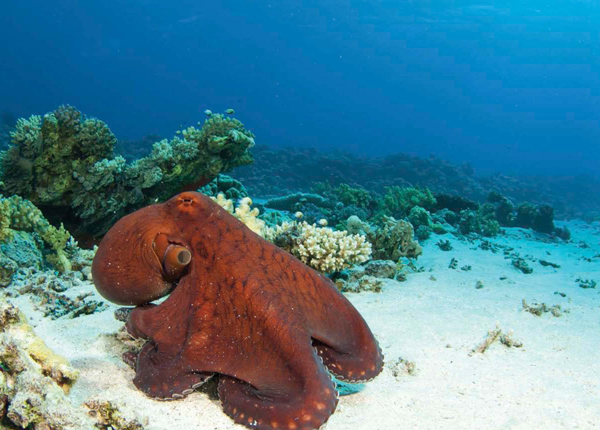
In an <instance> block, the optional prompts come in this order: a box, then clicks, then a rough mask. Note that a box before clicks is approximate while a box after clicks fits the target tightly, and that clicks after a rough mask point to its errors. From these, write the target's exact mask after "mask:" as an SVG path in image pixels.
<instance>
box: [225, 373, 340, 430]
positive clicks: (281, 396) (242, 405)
mask: <svg viewBox="0 0 600 430" xmlns="http://www.w3.org/2000/svg"><path fill="white" fill-rule="evenodd" d="M315 367H317V369H315V370H317V374H316V378H312V379H311V380H310V381H305V387H304V389H303V390H302V391H300V392H292V393H278V394H277V395H274V394H273V392H269V393H267V392H264V391H261V390H259V389H257V388H255V387H253V386H252V385H250V384H248V383H246V382H244V381H241V380H239V379H235V378H232V377H230V376H226V375H220V376H219V386H218V392H219V398H220V399H221V403H222V406H223V410H224V412H225V413H226V414H227V415H229V416H230V417H231V418H232V419H233V420H234V421H235V422H236V423H238V424H243V425H245V426H247V427H250V428H253V429H254V428H255V429H258V430H283V429H285V430H315V429H319V428H321V427H322V426H323V425H324V424H325V423H326V422H327V420H328V419H329V417H330V416H331V414H333V412H334V411H335V409H336V407H337V404H338V392H337V390H336V388H335V383H334V381H332V380H331V378H330V377H329V375H327V373H326V372H325V370H324V369H323V368H322V366H321V365H320V364H317V363H315Z"/></svg>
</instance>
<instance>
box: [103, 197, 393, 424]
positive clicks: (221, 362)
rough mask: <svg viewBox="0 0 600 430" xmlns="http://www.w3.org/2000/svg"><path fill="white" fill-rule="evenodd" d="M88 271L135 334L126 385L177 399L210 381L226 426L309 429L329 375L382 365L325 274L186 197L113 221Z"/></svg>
mask: <svg viewBox="0 0 600 430" xmlns="http://www.w3.org/2000/svg"><path fill="white" fill-rule="evenodd" d="M92 277H93V280H94V283H95V286H96V288H97V290H98V292H99V293H100V294H101V295H102V296H104V297H105V298H106V299H107V300H109V301H112V302H114V303H116V304H119V305H123V306H128V307H129V308H128V309H129V310H130V312H128V316H127V318H126V328H127V331H128V332H129V334H130V335H131V336H133V337H135V338H141V339H146V340H147V342H146V343H145V345H144V346H143V348H142V349H141V350H140V352H139V354H138V355H137V357H134V360H133V363H132V364H133V366H134V370H135V377H134V379H133V384H134V385H135V386H136V387H137V388H138V389H139V390H141V391H142V392H144V393H145V394H146V395H147V396H149V397H151V398H153V399H159V400H173V399H179V398H183V397H185V396H187V395H188V394H191V393H192V392H194V390H195V389H196V388H197V387H199V386H200V385H201V384H203V383H204V382H206V381H207V380H208V379H209V378H211V377H213V376H216V377H217V378H218V385H217V392H218V395H219V399H220V401H221V404H222V407H223V410H224V412H225V413H226V414H227V415H228V416H229V417H231V418H232V419H233V420H234V421H235V422H236V423H239V424H242V425H244V426H246V427H248V428H253V429H260V430H271V429H273V430H274V429H288V430H306V429H317V428H319V427H321V426H322V425H323V424H324V423H325V422H326V421H327V420H328V418H329V417H330V416H331V414H332V413H333V412H334V411H335V409H336V406H337V404H338V392H337V391H336V385H335V383H334V380H333V379H332V375H333V376H334V377H335V378H336V379H337V380H340V381H346V382H351V383H359V382H366V381H369V380H371V379H373V378H374V377H375V376H377V375H378V374H379V373H380V372H381V370H382V367H383V355H382V352H381V349H380V348H379V345H378V343H377V341H376V339H375V337H374V336H373V334H372V332H371V330H370V329H369V327H368V325H367V323H366V322H365V320H364V319H363V318H362V316H361V315H360V314H359V313H358V311H357V310H356V309H355V308H354V306H353V305H352V304H351V303H350V301H349V300H348V299H347V298H346V297H344V296H343V295H342V294H341V293H340V292H339V291H338V289H337V288H336V287H335V285H334V284H333V282H331V280H329V279H328V278H326V277H325V276H324V275H322V274H320V273H318V272H317V271H315V270H313V269H311V268H310V267H308V266H306V265H305V264H304V263H302V262H301V261H299V260H298V259H296V258H295V257H293V256H292V255H290V254H288V253H287V252H285V251H283V250H282V249H280V248H278V247H277V246H275V245H273V244H272V243H270V242H268V241H267V240H265V239H263V238H262V237H260V236H259V235H257V234H255V233H254V232H252V231H251V230H250V229H249V228H247V227H246V226H245V225H244V224H243V223H242V222H240V221H239V220H238V219H236V218H235V217H234V216H233V215H231V214H230V213H228V212H227V211H226V210H225V209H223V208H221V206H219V205H218V204H216V203H215V202H213V201H212V200H211V199H210V198H209V197H206V196H204V195H202V194H199V193H196V192H183V193H181V194H178V195H176V196H175V197H173V198H171V199H170V200H168V201H166V202H165V203H162V204H155V205H151V206H148V207H145V208H142V209H140V210H138V211H136V212H133V213H132V214H130V215H127V216H125V217H123V218H122V219H120V220H119V221H118V222H117V223H116V224H115V225H114V226H113V227H112V228H111V229H110V230H109V231H108V233H107V234H106V235H105V236H104V238H103V239H102V241H101V243H100V245H99V247H98V250H97V253H96V256H95V258H94V261H93V265H92ZM164 296H168V297H166V299H164V300H163V301H162V302H160V303H159V304H154V303H152V302H154V301H156V300H157V299H159V298H162V297H164Z"/></svg>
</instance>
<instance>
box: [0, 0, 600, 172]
mask: <svg viewBox="0 0 600 430" xmlns="http://www.w3.org/2000/svg"><path fill="white" fill-rule="evenodd" d="M495 3H497V2H490V1H486V2H473V1H464V2H459V1H420V0H418V1H387V0H386V1H373V0H371V1H340V0H334V1H327V2H324V1H290V0H283V1H271V2H269V1H248V0H245V1H241V0H230V1H217V2H198V1H189V0H175V1H171V2H164V1H157V0H130V1H98V0H85V1H74V0H60V1H53V2H48V1H39V0H35V1H27V2H22V1H13V0H7V1H4V2H3V4H2V9H1V10H2V13H1V14H0V40H2V44H1V46H0V57H1V58H2V62H1V63H0V88H1V90H0V111H9V112H12V113H13V114H14V115H15V116H17V117H19V116H28V115H30V114H33V113H38V114H43V113H45V112H48V111H52V110H53V109H55V108H56V107H57V106H58V105H60V104H64V103H68V104H72V105H75V106H76V107H77V108H79V109H80V110H81V111H82V112H84V113H86V114H88V115H92V116H97V117H99V118H101V119H102V120H104V121H106V122H107V123H108V124H109V126H110V127H111V129H112V130H113V131H114V132H115V134H116V135H117V137H118V138H119V139H139V138H141V137H143V136H144V135H148V134H157V135H161V136H164V137H170V136H172V135H173V133H174V131H175V130H176V129H178V128H179V127H180V125H185V124H195V123H196V122H197V121H198V120H202V119H203V117H204V116H203V114H202V112H203V111H204V109H206V108H210V109H212V110H213V111H223V110H224V109H226V108H233V109H235V111H236V117H238V118H239V119H241V120H242V121H243V122H244V123H245V124H246V126H247V127H248V128H249V129H251V130H252V131H253V132H254V133H255V134H256V136H257V142H259V143H264V144H267V145H271V146H314V147H318V148H331V147H341V148H344V149H347V150H350V151H354V152H357V153H367V154H372V155H380V154H388V153H394V152H408V153H413V154H417V155H422V156H427V155H428V154H430V153H435V154H437V155H438V156H440V157H443V158H446V159H449V160H451V161H455V162H465V161H469V162H471V163H472V164H473V165H474V166H475V168H476V169H477V170H478V172H481V173H484V172H491V171H502V172H505V173H517V174H523V173H542V174H551V175H554V174H580V173H587V174H592V175H595V176H600V169H599V168H598V165H599V162H600V149H598V148H599V146H600V145H599V143H600V126H599V123H598V118H600V108H599V103H598V102H599V100H600V94H599V88H600V78H599V75H598V73H599V70H600V67H599V55H600V41H599V34H600V32H599V31H598V28H600V13H599V9H598V6H597V5H595V4H594V2H591V1H569V2H565V1H557V0H549V1H544V2H541V1H527V2H523V1H519V2H516V1H508V2H502V6H494V4H495Z"/></svg>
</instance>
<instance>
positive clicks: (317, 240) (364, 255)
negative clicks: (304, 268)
mask: <svg viewBox="0 0 600 430" xmlns="http://www.w3.org/2000/svg"><path fill="white" fill-rule="evenodd" d="M265 237H266V238H267V239H268V240H270V241H271V242H273V243H274V244H275V245H277V246H279V247H280V248H283V249H285V250H286V251H288V252H289V253H291V254H292V255H294V256H296V257H297V258H299V259H300V260H302V261H303V262H304V263H305V264H307V265H309V266H311V267H312V268H314V269H316V270H319V271H321V272H323V273H331V272H337V271H340V270H343V269H345V268H347V267H350V266H351V265H353V264H359V263H363V262H365V261H367V260H368V259H369V258H370V257H371V244H370V243H369V242H367V240H366V239H365V237H364V236H361V235H352V234H348V232H346V231H339V230H338V231H336V230H332V229H331V228H328V227H317V225H315V224H308V223H307V222H300V223H299V222H297V221H294V222H288V223H283V224H282V225H281V226H277V227H275V228H267V234H266V235H265Z"/></svg>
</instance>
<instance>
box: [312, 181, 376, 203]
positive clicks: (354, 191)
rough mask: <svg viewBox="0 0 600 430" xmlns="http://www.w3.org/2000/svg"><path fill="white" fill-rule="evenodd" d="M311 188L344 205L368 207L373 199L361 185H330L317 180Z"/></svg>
mask: <svg viewBox="0 0 600 430" xmlns="http://www.w3.org/2000/svg"><path fill="white" fill-rule="evenodd" d="M312 190H313V192H315V193H317V194H321V195H323V196H325V197H328V198H330V199H331V200H334V201H337V202H340V203H343V204H344V205H345V206H350V205H351V206H356V207H358V208H362V209H370V208H371V207H372V206H373V204H374V201H375V200H374V198H373V195H372V194H371V193H370V192H369V191H367V190H365V189H364V188H362V187H351V186H350V185H348V184H340V185H338V186H337V187H332V186H331V184H329V183H326V182H317V183H315V184H314V185H313V186H312Z"/></svg>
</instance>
